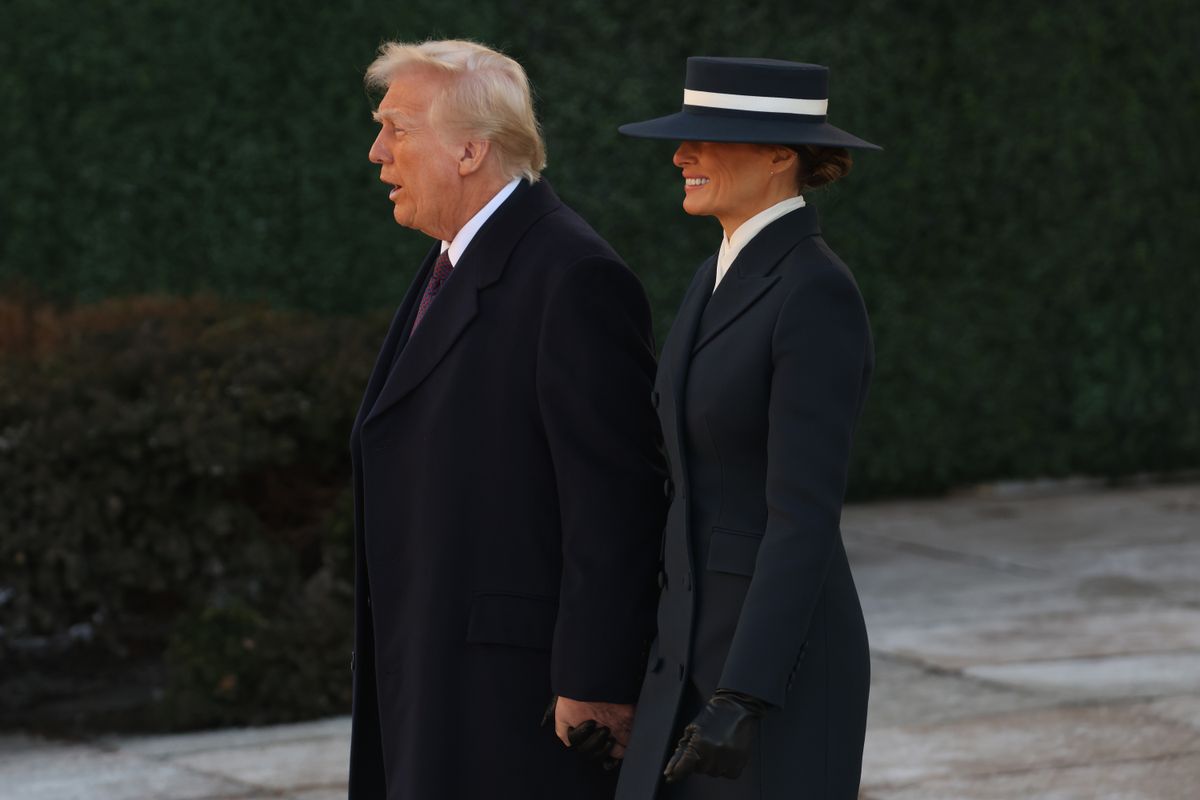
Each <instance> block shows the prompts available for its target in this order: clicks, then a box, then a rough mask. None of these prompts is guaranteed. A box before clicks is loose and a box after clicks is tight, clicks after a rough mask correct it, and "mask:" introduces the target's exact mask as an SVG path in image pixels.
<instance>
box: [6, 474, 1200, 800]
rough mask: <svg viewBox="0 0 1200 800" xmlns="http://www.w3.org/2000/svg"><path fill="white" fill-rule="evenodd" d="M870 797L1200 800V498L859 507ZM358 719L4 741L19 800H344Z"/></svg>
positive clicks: (852, 533)
mask: <svg viewBox="0 0 1200 800" xmlns="http://www.w3.org/2000/svg"><path fill="white" fill-rule="evenodd" d="M843 527H844V530H845V535H846V540H847V543H848V546H849V548H850V551H851V559H852V561H853V562H854V566H855V574H856V576H857V580H858V585H859V589H860V591H861V593H862V596H863V605H864V608H865V610H866V613H867V618H868V626H869V629H870V631H871V641H872V649H873V652H874V670H875V672H874V681H873V688H872V697H871V715H870V731H869V734H868V738H867V752H866V757H865V764H864V770H863V773H864V774H863V797H864V798H865V799H866V800H915V798H921V800H992V799H993V798H995V799H996V800H1000V799H1001V798H1003V800H1010V799H1012V798H1053V800H1075V799H1076V798H1078V799H1079V800H1084V798H1086V800H1107V799H1109V798H1111V799H1113V800H1115V799H1116V798H1122V800H1142V799H1145V800H1150V798H1154V800H1176V799H1177V800H1196V798H1200V484H1197V485H1186V486H1173V487H1158V488H1147V489H1127V490H1116V491H1114V490H1106V491H1095V490H1088V489H1083V488H1076V489H1070V488H1069V487H1068V488H1064V487H1063V486H1061V485H1059V486H1056V487H1052V488H1051V489H1049V490H1047V491H1045V492H1039V490H1038V487H1036V486H1035V487H1029V486H1025V487H1021V488H1020V490H1019V491H1015V492H1014V491H1007V490H1005V488H1004V487H993V488H992V489H990V490H988V491H987V492H983V493H977V494H973V495H970V496H958V497H955V498H951V499H948V500H934V501H921V502H902V503H879V504H871V505H861V506H854V507H851V508H849V509H847V511H846V514H845V520H844V525H843ZM348 730H349V726H348V722H347V720H345V719H333V720H325V721H319V722H313V723H306V724H303V725H289V726H281V727H277V728H268V729H258V730H235V731H220V732H213V733H203V734H190V735H179V736H164V737H153V738H111V739H102V740H98V741H92V742H86V743H56V742H47V741H42V740H34V739H30V738H27V737H22V736H0V798H3V800H10V799H11V800H18V798H19V800H72V798H87V800H151V799H152V798H153V800H193V799H194V800H201V798H203V799H204V800H216V799H217V798H220V799H221V800H226V799H233V798H237V799H238V800H260V799H262V798H292V799H293V800H326V798H342V797H344V792H345V789H344V782H345V779H344V775H345V766H346V753H347V736H348Z"/></svg>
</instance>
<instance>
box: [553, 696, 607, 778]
mask: <svg viewBox="0 0 1200 800" xmlns="http://www.w3.org/2000/svg"><path fill="white" fill-rule="evenodd" d="M556 705H558V698H557V697H553V698H551V700H550V705H549V706H547V707H546V713H545V714H543V715H542V725H543V727H544V726H546V725H547V724H549V725H551V726H553V725H554V707H555V706H556ZM567 741H569V742H570V743H571V750H572V752H575V753H578V754H579V756H580V757H581V758H586V759H588V760H590V761H598V762H600V766H602V767H604V768H605V769H606V770H611V769H616V768H617V766H618V765H619V764H620V763H621V762H620V760H618V759H616V758H613V757H612V755H611V754H612V749H613V745H614V744H616V743H617V740H616V739H615V738H613V735H612V732H611V731H610V730H609V729H608V726H606V725H597V724H596V720H594V719H589V720H585V721H584V722H582V723H580V724H579V725H576V726H575V727H573V728H567Z"/></svg>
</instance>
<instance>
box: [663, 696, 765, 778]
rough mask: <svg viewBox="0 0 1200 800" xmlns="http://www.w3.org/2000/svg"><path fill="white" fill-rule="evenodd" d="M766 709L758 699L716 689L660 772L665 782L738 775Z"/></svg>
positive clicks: (748, 756)
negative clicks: (699, 777)
mask: <svg viewBox="0 0 1200 800" xmlns="http://www.w3.org/2000/svg"><path fill="white" fill-rule="evenodd" d="M766 708H767V704H766V703H765V702H763V701H762V700H759V699H758V698H757V697H751V696H750V695H748V694H742V693H741V692H733V691H729V690H728V689H717V691H716V692H715V693H714V694H713V696H712V699H710V700H709V701H708V703H706V704H705V706H704V708H702V709H701V710H700V713H699V714H697V715H696V718H695V719H694V720H692V722H691V724H689V725H688V726H687V727H686V728H684V729H683V738H681V739H680V740H679V744H678V745H676V747H675V754H674V755H672V756H671V760H670V761H668V762H667V768H666V769H665V770H663V775H665V776H666V778H667V783H677V782H679V781H681V780H683V779H684V778H686V777H687V776H688V775H691V774H692V773H693V772H699V773H701V774H702V775H712V776H714V777H718V778H736V777H738V776H739V775H741V774H742V769H743V768H744V767H745V766H746V761H747V760H748V759H749V758H750V749H751V747H753V745H754V731H755V730H756V728H757V725H756V723H757V722H758V719H759V718H760V717H761V716H762V714H763V712H764V711H765V710H766Z"/></svg>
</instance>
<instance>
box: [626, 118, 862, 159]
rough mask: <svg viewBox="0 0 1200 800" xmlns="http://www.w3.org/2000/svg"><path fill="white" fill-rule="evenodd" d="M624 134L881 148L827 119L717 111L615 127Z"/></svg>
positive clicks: (682, 139) (704, 139) (715, 140)
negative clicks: (760, 116) (754, 116)
mask: <svg viewBox="0 0 1200 800" xmlns="http://www.w3.org/2000/svg"><path fill="white" fill-rule="evenodd" d="M617 130H618V131H619V132H620V133H623V134H625V135H626V136H635V137H637V138H640V139H672V140H675V141H696V142H746V143H757V144H784V145H792V144H811V145H818V146H822V147H853V148H857V149H860V150H882V149H883V148H882V147H880V146H879V145H877V144H871V143H870V142H868V141H866V140H865V139H860V138H858V137H857V136H855V135H854V134H851V133H847V132H846V131H844V130H842V129H841V128H837V127H834V126H833V125H830V124H829V123H828V122H796V121H794V120H776V119H747V118H745V117H736V116H724V115H717V114H696V113H692V112H688V111H679V112H676V113H674V114H669V115H667V116H665V117H656V118H654V119H648V120H645V121H643V122H630V123H627V124H625V125H622V126H620V127H619V128H617Z"/></svg>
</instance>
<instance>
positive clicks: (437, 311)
mask: <svg viewBox="0 0 1200 800" xmlns="http://www.w3.org/2000/svg"><path fill="white" fill-rule="evenodd" d="M560 205H561V202H560V201H559V199H558V197H557V195H555V194H554V190H553V189H551V188H550V186H549V184H547V183H546V182H545V181H544V180H543V181H539V182H538V183H535V184H532V185H531V184H529V183H525V182H522V183H521V185H520V186H518V187H517V188H516V190H515V191H514V192H513V193H512V196H511V197H509V198H508V200H506V201H505V202H504V203H503V204H502V205H501V206H500V208H498V209H496V212H495V213H494V214H492V216H491V218H490V219H489V220H488V221H487V222H486V223H484V225H483V227H482V228H480V229H479V232H478V233H476V234H475V238H473V239H472V240H471V244H470V245H468V247H467V249H466V250H465V251H464V252H463V254H462V257H461V258H460V259H459V261H458V263H457V264H456V265H455V266H454V272H453V273H452V274H451V276H450V279H449V280H447V281H446V285H445V286H444V287H442V290H441V292H439V293H438V296H437V299H436V300H435V301H434V303H433V305H432V306H430V308H429V311H428V313H426V315H425V317H424V319H422V320H421V324H420V325H419V326H418V327H417V329H416V330H415V331H413V332H412V335H411V336H410V337H409V340H408V341H407V342H403V341H401V340H398V341H399V342H400V344H402V345H403V347H402V349H401V350H400V352H399V355H398V356H396V357H395V358H394V360H393V363H392V367H391V370H390V373H389V374H388V376H387V381H386V383H385V384H384V385H383V388H382V390H381V391H380V393H379V396H378V398H377V399H376V400H375V403H374V405H373V407H372V408H371V410H370V412H369V413H368V414H367V416H366V420H370V419H371V418H372V417H376V416H379V415H380V414H381V413H383V412H384V411H386V410H387V409H388V408H390V407H391V406H393V405H395V404H396V403H397V402H399V401H400V400H401V399H403V398H404V397H405V396H406V395H407V394H408V393H409V392H411V391H412V390H413V389H415V388H416V387H417V386H418V385H419V384H420V383H421V382H422V381H424V380H425V378H426V377H428V376H429V374H430V373H431V372H432V371H433V370H434V369H435V368H436V367H437V365H438V364H439V363H441V361H442V360H443V359H444V358H445V357H446V354H447V353H448V352H449V351H450V349H451V347H453V346H454V343H455V342H456V341H458V339H459V338H460V337H461V336H462V335H463V334H464V332H465V331H466V330H467V329H468V327H469V326H470V324H471V322H472V321H473V320H474V319H475V316H476V314H477V313H478V311H479V300H478V295H479V292H480V291H481V290H482V289H485V288H486V287H488V286H491V285H492V284H493V283H495V282H496V281H498V280H500V278H501V276H502V275H503V273H504V267H505V266H506V265H507V264H508V260H509V257H510V256H511V255H512V251H513V248H515V247H516V245H517V242H518V241H520V239H521V237H522V236H524V235H525V232H526V231H527V230H528V229H529V227H530V226H531V225H533V223H534V222H536V221H537V220H538V219H540V218H541V217H543V216H545V215H546V214H548V213H550V212H551V211H553V210H554V209H555V208H558V207H559V206H560ZM439 249H440V248H438V247H435V248H434V251H433V253H432V254H431V257H430V258H427V259H426V264H425V267H424V268H423V269H422V273H421V274H422V276H423V275H425V274H427V273H428V271H429V264H430V263H432V258H433V257H436V253H437V251H438V250H439ZM424 283H425V281H424V279H423V278H419V279H418V280H417V281H415V282H414V287H418V286H419V287H421V290H422V291H423V287H424ZM405 320H407V316H405ZM402 324H407V323H406V321H405V322H404V323H402ZM393 352H394V349H393Z"/></svg>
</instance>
